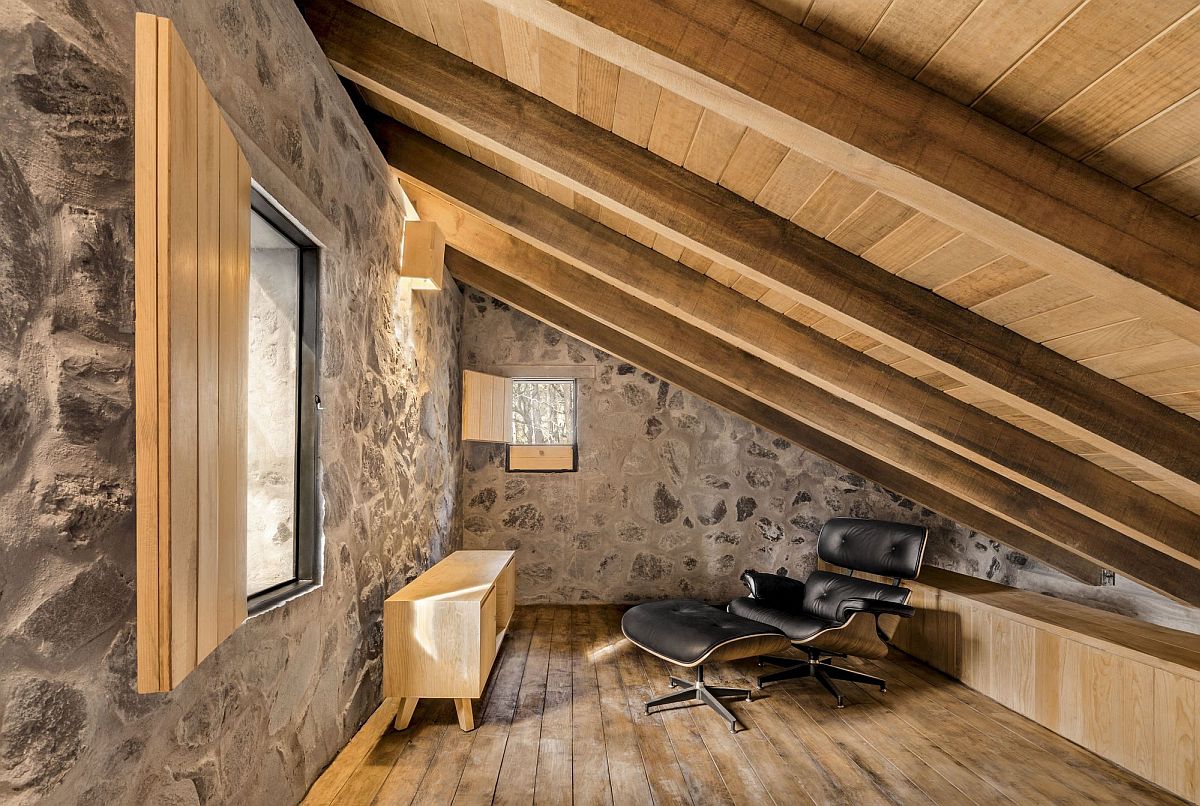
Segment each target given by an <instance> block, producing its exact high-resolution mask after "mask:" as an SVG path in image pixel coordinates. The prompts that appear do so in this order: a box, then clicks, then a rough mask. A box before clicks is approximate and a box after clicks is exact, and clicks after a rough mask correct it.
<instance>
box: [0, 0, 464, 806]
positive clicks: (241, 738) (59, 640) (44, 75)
mask: <svg viewBox="0 0 1200 806" xmlns="http://www.w3.org/2000/svg"><path fill="white" fill-rule="evenodd" d="M136 10H145V11H151V12H154V13H159V14H163V15H166V16H170V17H172V18H173V20H174V22H175V24H176V26H177V28H178V29H179V31H180V35H181V36H182V38H183V40H184V42H185V43H186V45H187V46H188V48H189V50H190V51H191V53H192V55H193V57H194V59H195V60H196V62H197V65H198V66H199V68H200V70H201V72H202V74H203V75H204V76H205V77H206V80H207V82H208V83H209V86H210V89H211V90H212V91H213V93H214V95H215V96H216V98H217V100H218V102H219V103H220V105H221V106H222V108H223V109H224V111H225V113H226V115H227V116H228V119H229V120H230V122H231V124H232V125H233V126H234V128H235V131H236V132H237V133H238V137H239V141H240V142H241V145H242V147H243V149H244V150H246V152H247V155H248V157H249V159H250V162H251V168H252V171H253V173H254V176H255V178H256V179H257V180H258V181H260V182H261V183H262V184H263V186H264V187H265V188H266V190H267V191H268V192H269V193H271V194H272V195H273V196H275V197H276V198H278V199H279V200H280V201H281V202H282V203H283V205H284V206H285V207H286V208H288V210H289V211H290V212H292V213H293V214H294V215H296V216H297V217H298V218H299V220H300V221H301V222H302V223H303V224H305V226H307V227H308V228H309V229H311V230H312V232H313V234H314V235H315V236H316V237H317V239H318V240H320V241H321V242H322V243H323V244H324V247H325V248H324V253H323V266H322V286H321V289H320V294H321V305H322V310H323V316H322V327H321V331H322V332H321V338H322V341H323V349H322V356H321V359H320V364H321V372H322V377H321V395H322V398H323V401H324V408H325V411H324V412H323V414H322V416H321V421H320V428H321V443H320V455H321V461H322V469H321V473H322V476H321V491H322V497H323V500H324V514H323V532H324V538H325V553H324V566H325V568H324V586H323V587H322V588H321V589H320V590H318V591H315V592H312V593H309V594H307V595H305V596H303V597H301V598H299V599H297V600H296V601H294V602H292V603H290V604H288V605H287V606H285V607H283V608H279V609H276V610H273V611H270V612H268V613H266V614H263V615H260V616H256V617H254V618H252V619H250V621H249V622H248V623H247V624H246V625H244V626H243V627H242V628H241V629H239V630H238V631H237V632H236V633H235V634H234V635H233V636H232V637H231V638H230V639H228V640H227V641H225V642H224V643H223V644H222V645H221V646H220V647H219V648H218V649H217V650H216V652H214V653H213V654H212V655H211V656H210V657H209V658H208V659H206V660H205V661H204V662H203V663H202V664H201V665H200V667H199V668H198V669H197V670H196V671H195V672H194V673H193V674H192V675H190V676H189V677H188V678H187V680H186V681H184V683H183V684H182V685H181V686H180V687H179V688H177V689H176V690H175V691H173V692H171V693H169V694H164V695H138V694H136V693H135V688H134V675H135V673H134V669H135V652H134V638H135V624H134V580H135V564H134V542H135V535H134V516H133V506H134V493H135V491H134V482H133V479H134V465H133V460H134V454H133V417H132V400H133V388H134V387H133V385H134V381H135V378H134V377H133V372H132V362H133V332H134V328H135V326H136V323H135V322H134V321H133V246H132V241H133V220H132V215H133V181H132V178H133V131H132V121H133V118H132V115H133V28H134V12H135V11H136ZM0 54H2V56H0V59H2V60H3V62H4V64H5V66H6V68H7V69H6V70H5V73H4V75H3V76H0V802H2V803H5V804H13V805H14V806H22V805H23V804H33V803H39V804H41V803H46V804H75V803H80V804H97V803H103V804H106V805H107V806H117V805H118V804H131V805H133V804H137V805H138V806H141V805H142V804H156V805H158V804H218V803H220V804H254V805H255V806H258V804H292V803H296V802H298V801H299V800H300V798H301V797H302V796H303V794H304V792H305V791H306V789H307V787H308V786H309V784H311V782H312V781H313V780H314V779H315V778H316V776H317V775H318V773H319V772H320V770H321V769H322V768H323V767H324V766H325V765H326V764H327V763H328V762H329V761H330V760H331V759H332V757H333V756H334V754H335V753H336V752H337V750H338V749H339V748H340V747H341V746H342V745H343V744H344V743H345V741H346V740H347V739H348V738H349V737H350V736H351V735H352V733H353V732H354V731H355V730H356V729H357V728H358V726H359V725H360V724H361V723H362V721H363V720H364V719H365V718H366V716H367V715H369V713H370V712H371V711H372V710H373V709H374V707H375V706H376V705H377V704H378V703H379V700H380V662H381V661H380V643H381V625H380V617H381V610H382V602H383V599H384V597H385V596H386V595H387V594H389V593H390V592H392V591H394V590H395V589H397V588H398V587H399V586H400V585H402V584H403V583H404V581H405V580H407V579H409V578H411V577H412V576H414V575H416V574H417V573H419V572H420V571H421V570H422V569H424V568H426V567H428V566H429V565H430V564H431V563H432V562H434V561H436V560H437V559H439V558H440V557H442V556H443V555H445V554H446V553H448V552H449V551H451V550H453V549H454V548H455V547H456V546H457V541H458V538H459V534H460V530H459V528H458V526H457V524H456V523H455V518H456V516H457V500H458V489H457V487H458V480H459V478H460V464H461V451H460V447H459V446H460V440H459V437H458V433H459V432H458V417H457V415H456V412H457V410H458V406H459V404H458V395H459V380H458V378H459V370H458V357H457V356H458V345H457V338H458V332H459V328H460V321H461V296H460V294H459V292H458V291H457V289H455V288H453V287H451V288H449V289H447V290H446V291H445V292H443V293H441V294H436V293H421V294H415V295H411V296H410V295H409V294H408V293H406V292H404V291H403V290H402V289H399V288H398V287H397V282H396V277H395V273H394V266H395V263H396V260H397V256H398V249H399V243H400V216H401V208H400V206H399V202H398V200H397V198H396V196H395V182H394V180H392V179H391V177H390V175H389V173H388V171H387V168H386V166H385V165H384V163H383V160H382V157H381V156H380V155H379V153H378V151H377V150H376V149H375V147H374V145H373V144H372V143H371V140H370V136H369V135H368V134H367V132H366V131H365V129H364V128H363V126H362V125H361V123H360V122H359V121H358V118H357V115H356V114H355V112H354V108H353V105H352V103H351V101H350V99H349V98H348V97H347V96H346V94H345V92H344V91H343V89H342V87H341V86H340V84H339V83H338V81H337V79H336V77H335V76H334V74H333V73H332V71H331V70H330V69H329V67H328V65H327V63H326V61H325V59H324V58H323V56H322V54H321V51H320V49H319V47H318V46H317V44H316V42H315V41H313V38H312V35H311V33H310V32H309V31H308V29H307V27H306V26H305V25H304V22H303V20H302V19H301V17H300V15H299V13H298V11H297V9H296V7H295V5H294V3H292V2H291V1H290V0H215V1H214V2H205V3H195V2H191V3H189V2H182V1H181V2H166V0H163V2H144V3H138V4H136V7H135V3H134V2H132V1H131V0H101V1H100V2H90V1H89V2H85V1H84V0H28V2H27V1H26V0H0Z"/></svg>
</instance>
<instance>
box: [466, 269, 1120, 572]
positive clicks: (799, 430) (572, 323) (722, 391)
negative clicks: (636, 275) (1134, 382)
mask: <svg viewBox="0 0 1200 806" xmlns="http://www.w3.org/2000/svg"><path fill="white" fill-rule="evenodd" d="M446 265H447V268H448V269H449V270H450V272H451V273H452V274H454V275H455V276H456V277H458V278H459V279H461V280H462V281H463V282H465V283H467V284H468V285H471V286H473V287H475V288H478V289H479V290H480V291H483V292H484V293H486V294H490V295H491V296H494V297H496V298H497V299H500V300H503V301H504V302H506V303H508V304H509V305H512V306H513V307H515V308H517V309H519V310H521V311H524V312H525V313H527V314H529V315H530V316H533V317H534V318H536V319H540V320H542V321H543V322H546V323H547V324H549V325H551V326H553V327H556V328H560V329H562V330H565V331H566V332H568V333H570V334H571V335H573V336H575V337H576V338H579V339H581V340H583V341H585V342H587V343H589V344H591V345H593V346H595V347H598V348H599V349H601V350H604V351H606V352H609V353H611V354H613V355H617V356H620V357H621V358H622V359H624V360H626V361H629V362H631V363H634V364H637V365H638V366H639V367H642V368H643V369H646V370H648V371H650V372H653V373H654V374H656V375H658V376H659V377H661V378H664V379H665V380H667V381H669V382H671V383H673V384H675V385H676V386H679V387H680V388H683V389H687V390H688V391H690V392H692V393H694V394H697V395H699V396H700V397H703V398H704V399H706V400H708V401H710V402H712V403H715V404H716V405H718V406H721V407H723V408H725V409H727V410H728V411H731V412H733V413H734V414H736V415H738V416H740V417H744V418H746V419H747V420H749V421H750V422H753V423H755V424H757V425H759V426H762V427H763V428H766V429H768V430H770V431H773V432H774V433H776V434H779V435H781V436H783V437H785V438H787V439H789V440H791V441H792V442H795V443H796V444H797V445H801V446H803V447H805V448H808V449H809V450H812V451H813V452H815V453H817V454H820V455H821V456H824V457H825V458H826V459H828V460H830V461H832V462H835V463H837V464H839V465H842V466H843V467H845V468H846V469H848V470H850V471H852V472H854V473H858V474H860V475H862V476H864V477H866V478H868V479H870V480H872V481H874V482H876V483H878V484H881V485H883V486H884V487H886V488H888V489H890V490H892V491H893V492H896V493H899V494H901V495H904V496H907V497H909V498H911V499H913V500H914V501H917V502H919V503H921V504H922V505H924V506H927V507H929V508H930V509H933V510H935V511H937V512H940V513H941V514H943V515H945V516H947V517H950V518H953V519H955V520H957V521H959V522H962V523H970V524H972V526H973V527H974V528H976V529H979V530H981V531H982V532H984V533H986V534H988V535H991V536H993V537H995V538H996V539H998V540H1002V541H1004V542H1005V543H1007V544H1008V545H1009V546H1011V547H1013V548H1015V549H1017V550H1018V551H1022V552H1025V553H1026V554H1029V555H1030V556H1033V557H1036V558H1038V559H1039V560H1041V561H1042V562H1045V563H1047V564H1048V565H1051V566H1053V567H1054V568H1057V569H1058V570H1059V571H1062V572H1063V573H1065V574H1067V575H1068V576H1070V577H1072V578H1074V579H1076V580H1079V581H1080V582H1084V583H1087V584H1089V585H1098V584H1100V581H1101V573H1102V571H1101V568H1100V567H1099V566H1098V565H1096V564H1094V563H1093V562H1091V561H1090V560H1087V559H1086V558H1084V557H1080V556H1079V555H1077V554H1074V553H1073V552H1070V551H1067V550H1066V549H1064V548H1062V547H1060V546H1058V545H1056V544H1054V543H1051V542H1049V541H1047V540H1045V539H1043V538H1041V537H1038V536H1037V535H1034V534H1031V533H1029V532H1026V531H1025V530H1023V529H1020V528H1019V527H1016V526H1014V525H1013V524H1011V523H1009V522H1008V521H1005V520H1002V519H1000V518H997V517H996V516H995V515H992V514H991V513H990V512H987V511H985V510H982V509H979V508H978V507H975V506H973V505H971V504H969V503H967V502H965V501H962V500H961V499H959V498H956V497H954V496H952V495H949V494H947V493H946V492H945V491H944V490H942V489H941V488H939V487H938V486H937V485H935V484H930V483H929V482H926V481H924V480H922V479H920V478H918V477H916V476H913V475H911V474H909V473H907V472H905V471H903V470H900V469H898V468H896V467H894V466H893V465H891V464H889V463H887V462H884V461H881V460H880V459H877V458H876V457H874V456H872V455H870V454H868V453H864V452H863V451H860V450H857V449H856V448H853V447H851V446H849V445H847V444H845V443H844V442H841V441H840V440H838V439H836V438H833V437H830V436H829V435H828V434H825V433H824V432H822V431H819V430H817V429H815V428H812V427H811V426H808V425H806V424H805V423H803V422H801V421H799V420H797V419H794V418H792V417H789V416H787V415H786V414H784V413H783V412H781V411H779V410H778V409H776V408H773V407H771V406H768V405H766V404H765V403H763V402H762V401H760V400H757V399H755V398H754V397H751V396H750V395H747V394H745V393H744V392H741V391H739V390H738V389H736V388H734V387H732V386H729V385H726V384H724V383H722V382H720V381H719V380H716V379H714V378H712V377H710V376H708V375H705V374H704V373H702V372H698V371H696V370H695V369H693V368H691V367H689V366H687V365H686V364H683V363H681V362H679V361H677V360H675V359H673V358H671V357H670V356H668V355H666V354H664V353H662V352H659V351H657V350H654V349H652V348H651V347H648V346H647V345H645V344H643V343H642V342H640V341H637V340H636V339H632V338H630V337H629V336H627V335H625V334H624V333H621V332H620V331H618V330H615V329H614V328H611V327H608V326H607V325H605V324H604V323H602V322H598V321H596V320H595V319H592V318H590V317H588V316H586V315H584V314H582V313H580V312H579V311H577V310H575V309H573V308H570V307H568V306H566V305H563V304H562V303H560V302H557V301H555V300H554V299H551V298H550V297H548V296H546V295H545V294H542V293H540V292H538V291H536V290H535V289H533V288H530V287H529V286H527V285H525V284H523V283H521V282H520V281H519V280H516V279H514V278H512V277H509V276H507V275H505V274H503V273H502V272H498V271H496V270H495V269H493V268H491V267H489V266H487V265H485V264H483V263H482V262H480V261H478V260H476V259H475V258H472V257H470V256H468V255H465V254H463V253H461V252H458V251H457V250H455V249H448V250H447V251H446Z"/></svg>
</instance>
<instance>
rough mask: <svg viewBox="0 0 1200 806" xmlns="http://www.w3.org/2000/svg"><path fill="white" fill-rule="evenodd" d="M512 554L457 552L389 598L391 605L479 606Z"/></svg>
mask: <svg viewBox="0 0 1200 806" xmlns="http://www.w3.org/2000/svg"><path fill="white" fill-rule="evenodd" d="M514 553H515V552H512V551H456V552H454V553H453V554H451V555H450V556H449V557H447V558H446V559H444V560H442V561H441V562H439V563H437V564H436V565H434V566H433V567H432V568H430V569H429V570H428V571H426V572H425V573H423V574H421V576H419V577H417V578H416V579H414V580H413V581H412V582H410V583H409V584H407V585H405V586H404V587H403V588H401V589H400V590H398V591H396V592H395V593H393V594H392V595H391V596H389V597H388V601H389V602H415V601H419V600H422V599H439V600H442V601H457V602H477V601H480V600H482V599H483V598H484V597H485V596H487V593H488V591H489V590H491V587H492V584H493V583H494V582H495V581H496V578H497V577H498V576H500V572H501V571H503V570H504V566H506V565H508V563H509V562H510V561H511V560H512V558H513V555H514Z"/></svg>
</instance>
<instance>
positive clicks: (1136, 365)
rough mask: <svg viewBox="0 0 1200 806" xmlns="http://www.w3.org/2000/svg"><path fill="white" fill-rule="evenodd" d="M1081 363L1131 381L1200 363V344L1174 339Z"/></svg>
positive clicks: (1103, 373) (1102, 372)
mask: <svg viewBox="0 0 1200 806" xmlns="http://www.w3.org/2000/svg"><path fill="white" fill-rule="evenodd" d="M1080 363H1081V364H1083V365H1084V366H1085V367H1088V368H1089V369H1093V370H1095V371H1096V372H1099V373H1100V374H1101V375H1106V376H1108V377H1109V378H1118V379H1119V378H1128V377H1130V376H1132V375H1144V374H1146V373H1149V372H1161V371H1163V370H1170V369H1183V368H1184V367H1190V366H1193V365H1196V364H1200V345H1197V344H1195V343H1193V342H1190V341H1187V340H1186V339H1173V340H1171V341H1166V342H1161V343H1159V344H1154V345H1151V346H1150V347H1140V348H1137V349H1134V350H1122V351H1121V352H1117V353H1107V354H1105V355H1100V356H1096V357H1095V358H1087V359H1084V360H1082V361H1080Z"/></svg>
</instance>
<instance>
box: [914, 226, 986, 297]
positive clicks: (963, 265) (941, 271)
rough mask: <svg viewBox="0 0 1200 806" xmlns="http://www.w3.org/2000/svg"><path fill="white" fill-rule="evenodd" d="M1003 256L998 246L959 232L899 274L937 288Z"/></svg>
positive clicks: (920, 284) (927, 286) (922, 285)
mask: <svg viewBox="0 0 1200 806" xmlns="http://www.w3.org/2000/svg"><path fill="white" fill-rule="evenodd" d="M1001 257H1003V254H1002V253H1001V252H1000V250H999V249H997V248H996V247H994V246H991V245H990V244H986V243H983V242H982V241H979V240H976V239H975V238H972V237H971V236H970V235H959V236H958V237H957V238H955V239H954V240H952V241H950V242H949V243H947V244H946V245H945V246H942V247H940V248H938V249H935V250H933V251H932V252H930V253H929V254H928V255H926V256H925V257H923V258H921V259H920V260H917V261H915V262H913V263H911V264H909V265H908V266H905V267H904V268H903V269H901V270H900V271H898V272H896V274H897V275H898V276H900V277H903V278H904V279H905V280H908V281H909V282H910V283H916V284H917V285H919V286H921V287H923V288H937V287H938V286H940V285H945V284H946V283H949V282H951V281H953V280H957V279H958V278H960V277H962V276H963V275H965V274H967V273H968V272H971V271H974V270H975V269H977V268H979V267H980V266H982V265H984V264H985V263H991V262H992V261H994V260H998V259H999V258H1001Z"/></svg>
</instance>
